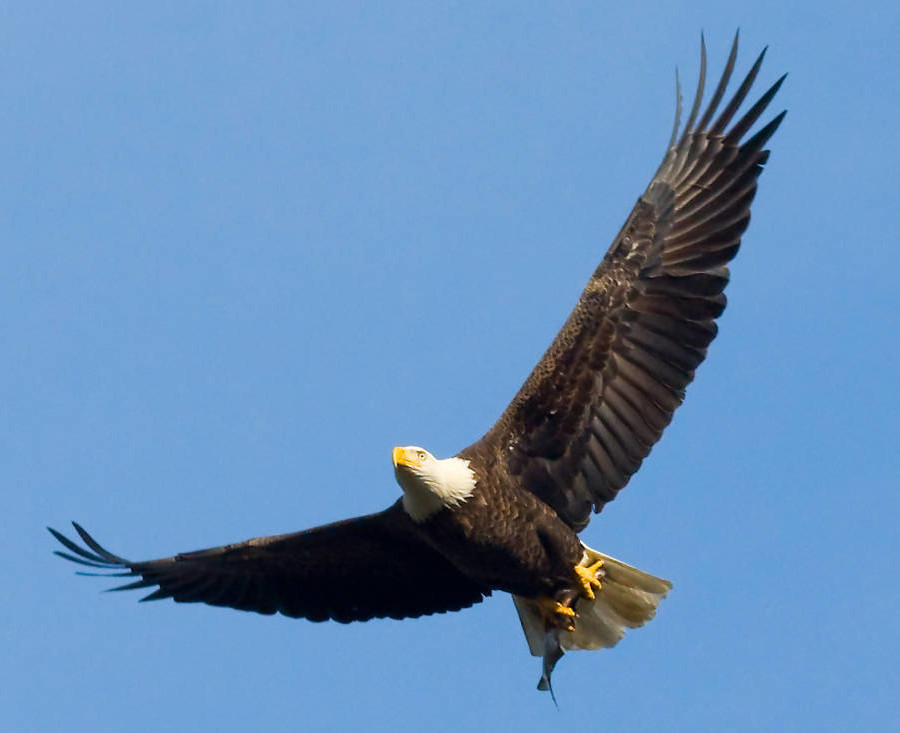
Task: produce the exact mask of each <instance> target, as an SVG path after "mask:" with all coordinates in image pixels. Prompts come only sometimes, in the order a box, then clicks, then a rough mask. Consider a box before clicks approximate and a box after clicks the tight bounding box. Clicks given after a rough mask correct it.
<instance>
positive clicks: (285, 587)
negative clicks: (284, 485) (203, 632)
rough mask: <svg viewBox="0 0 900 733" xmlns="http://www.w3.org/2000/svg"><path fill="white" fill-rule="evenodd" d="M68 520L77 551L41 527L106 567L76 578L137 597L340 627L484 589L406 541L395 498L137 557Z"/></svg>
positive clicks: (421, 611) (450, 603) (462, 602)
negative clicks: (303, 526)
mask: <svg viewBox="0 0 900 733" xmlns="http://www.w3.org/2000/svg"><path fill="white" fill-rule="evenodd" d="M73 524H74V526H75V529H76V531H77V532H78V534H79V535H80V537H81V539H82V541H83V542H84V545H85V547H82V546H80V545H78V544H76V543H75V542H73V541H72V540H70V539H68V538H67V537H65V536H64V535H62V534H61V533H59V532H57V531H56V530H54V529H50V528H49V527H48V529H49V530H50V532H51V533H52V534H53V536H54V537H56V539H57V540H59V541H60V543H62V544H63V545H64V546H65V547H66V548H67V549H68V550H69V551H70V552H60V551H57V552H56V554H57V555H60V556H61V557H64V558H66V559H67V560H71V561H73V562H76V563H79V564H81V565H86V566H89V567H93V568H97V569H98V570H100V571H111V572H109V573H103V572H97V573H86V574H91V575H102V576H112V577H129V576H133V577H138V580H136V581H134V582H131V583H127V584H126V585H123V586H119V587H117V588H112V589H111V590H132V589H137V588H152V587H154V586H158V587H157V589H156V590H155V591H153V592H152V593H150V595H148V596H146V597H145V598H143V599H142V600H157V599H161V598H172V599H174V600H175V601H177V602H181V603H192V602H202V603H207V604H209V605H212V606H228V607H231V608H236V609H239V610H243V611H255V612H257V613H263V614H273V613H282V614H284V615H285V616H291V617H294V618H299V617H304V618H307V619H310V620H311V621H325V620H326V619H334V620H335V621H340V622H344V623H348V622H351V621H366V620H368V619H371V618H384V617H390V618H397V619H399V618H408V617H416V616H422V615H426V614H432V613H442V612H445V611H458V610H460V609H462V608H467V607H469V606H472V605H474V604H476V603H478V602H480V601H481V600H483V598H484V597H485V596H487V595H490V590H489V589H487V588H483V587H481V586H479V585H478V584H477V583H475V582H474V581H472V580H470V579H469V578H466V577H465V576H464V575H462V573H460V572H459V571H458V570H456V569H455V568H454V567H453V566H452V565H451V564H450V563H449V562H448V561H447V560H445V559H444V558H443V557H442V556H441V555H439V554H438V553H436V552H435V551H434V550H432V549H431V548H430V547H428V546H427V545H426V544H424V543H423V542H422V541H421V540H419V539H418V537H416V535H415V534H414V532H413V531H412V527H411V520H410V519H409V517H408V516H407V515H406V513H405V512H404V511H403V510H402V508H401V507H400V505H399V502H398V503H397V504H394V505H393V506H392V507H390V508H389V509H387V510H385V511H383V512H379V513H377V514H370V515H367V516H363V517H357V518H355V519H347V520H344V521H341V522H335V523H334V524H328V525H324V526H321V527H315V528H313V529H309V530H306V531H303V532H295V533H292V534H285V535H277V536H273V537H260V538H257V539H252V540H247V541H246V542H240V543H237V544H232V545H223V546H222V547H213V548H210V549H208V550H198V551H196V552H186V553H181V554H178V555H175V556H173V557H167V558H163V559H160V560H149V561H144V562H132V561H130V560H126V559H124V558H121V557H118V556H116V555H113V554H112V553H110V552H108V551H107V550H105V549H104V548H103V547H101V546H100V545H99V544H98V543H97V542H96V541H95V540H94V539H93V538H92V537H91V536H90V535H89V534H88V533H87V532H86V531H85V530H84V529H82V528H81V527H80V526H79V525H78V524H75V523H74V522H73ZM113 571H120V572H113Z"/></svg>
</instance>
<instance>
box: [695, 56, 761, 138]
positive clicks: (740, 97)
mask: <svg viewBox="0 0 900 733" xmlns="http://www.w3.org/2000/svg"><path fill="white" fill-rule="evenodd" d="M768 50H769V47H768V46H766V47H765V48H764V49H763V50H762V53H760V54H759V56H757V57H756V61H755V62H754V63H753V66H751V67H750V71H749V72H747V76H745V77H744V81H742V82H741V85H740V86H739V87H738V90H737V91H736V92H735V93H734V96H733V97H732V98H731V101H730V102H729V103H728V105H727V106H726V107H725V109H724V110H722V114H721V115H719V119H717V120H716V121H715V123H713V126H712V127H711V128H710V130H709V132H710V134H711V135H721V134H722V131H723V130H724V129H725V127H726V126H727V125H728V123H729V122H731V118H732V117H734V113H735V112H737V111H738V108H739V107H740V106H741V104H743V102H744V99H745V98H746V97H747V92H749V91H750V87H751V86H752V85H753V82H754V81H755V80H756V75H757V74H758V73H759V68H760V67H761V66H762V62H763V59H764V58H765V57H766V51H768Z"/></svg>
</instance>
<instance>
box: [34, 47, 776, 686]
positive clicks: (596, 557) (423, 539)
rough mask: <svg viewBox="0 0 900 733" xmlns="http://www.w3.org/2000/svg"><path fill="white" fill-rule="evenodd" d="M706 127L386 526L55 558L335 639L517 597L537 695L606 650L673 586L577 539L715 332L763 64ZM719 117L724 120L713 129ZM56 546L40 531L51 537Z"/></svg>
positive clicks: (751, 158)
mask: <svg viewBox="0 0 900 733" xmlns="http://www.w3.org/2000/svg"><path fill="white" fill-rule="evenodd" d="M737 42H738V38H737V36H735V39H734V43H733V44H732V47H731V53H730V56H729V58H728V61H727V63H726V65H725V70H724V72H723V74H722V77H721V79H720V81H719V83H718V85H717V86H716V88H715V90H714V92H713V94H712V97H711V99H710V100H709V102H708V104H707V105H706V107H705V109H704V111H703V112H702V113H701V106H702V99H703V96H704V95H703V90H704V81H705V76H706V49H705V44H704V43H703V41H702V38H701V54H700V74H699V83H698V87H697V92H696V96H695V99H694V102H693V105H692V107H691V110H690V113H689V115H688V118H687V122H686V123H685V125H684V128H683V130H681V134H680V135H679V134H678V133H679V130H680V129H681V125H680V116H681V91H680V86H679V85H678V82H677V77H676V88H677V101H678V104H677V105H676V114H675V125H674V128H673V131H672V138H671V140H670V142H669V145H668V148H667V151H666V154H665V157H664V158H663V161H662V164H661V165H660V167H659V169H658V170H657V172H656V174H655V175H654V177H653V180H652V181H651V182H650V185H649V186H648V187H647V189H646V191H645V192H644V193H643V195H641V196H640V198H639V199H638V200H637V203H636V204H635V206H634V209H633V210H632V212H631V214H630V215H629V216H628V219H627V220H626V222H625V225H624V226H623V227H622V229H621V231H620V232H619V234H618V236H616V238H615V240H614V241H613V243H612V246H611V247H610V248H609V251H608V252H607V253H606V256H605V257H604V258H603V261H602V262H601V263H600V265H599V266H598V267H597V269H596V270H595V271H594V273H593V274H592V275H591V277H590V279H589V280H588V283H587V287H586V288H585V289H584V292H583V293H582V294H581V297H580V299H579V301H578V303H577V304H576V306H575V309H574V310H573V311H572V313H571V315H570V316H569V318H568V320H567V321H566V323H565V325H564V326H563V327H562V330H561V331H560V332H559V334H558V335H557V336H556V339H555V340H554V341H553V343H552V344H551V345H550V347H549V349H548V350H547V352H546V353H545V354H544V356H543V358H542V359H541V360H540V362H539V363H538V364H537V366H536V367H535V368H534V370H533V371H532V372H531V374H530V376H529V377H528V379H527V380H526V381H525V384H524V385H523V386H522V388H521V389H520V390H519V392H518V394H516V396H515V397H514V398H513V400H512V402H511V403H510V405H509V406H508V407H507V408H506V411H505V412H504V413H503V414H502V415H501V416H500V419H499V420H498V421H497V422H496V424H495V425H494V426H493V427H492V428H491V429H490V430H489V431H488V432H487V434H485V435H484V436H483V437H482V438H481V439H480V440H478V441H477V442H475V443H473V444H472V445H470V446H468V447H467V448H464V449H463V450H461V451H460V452H459V453H458V454H457V455H455V456H453V457H450V458H444V459H438V458H435V457H434V456H433V455H432V454H431V453H429V452H428V451H426V450H424V449H422V448H419V447H416V446H407V447H397V448H394V450H393V456H392V460H393V465H394V471H395V475H396V478H397V481H398V483H399V484H400V487H401V488H402V490H403V493H402V496H401V498H400V499H398V501H397V502H396V503H395V504H393V505H392V506H391V507H389V508H388V509H386V510H384V511H382V512H379V513H376V514H370V515H368V516H363V517H357V518H355V519H347V520H344V521H341V522H337V523H334V524H329V525H325V526H321V527H315V528H313V529H308V530H305V531H302V532H296V533H292V534H286V535H280V536H273V537H262V538H257V539H251V540H247V541H246V542H239V543H236V544H231V545H224V546H222V547H214V548H211V549H207V550H199V551H195V552H185V553H181V554H178V555H174V556H172V557H167V558H163V559H160V560H146V561H140V562H134V561H131V560H126V559H125V558H123V557H119V556H118V555H114V554H112V553H111V552H109V551H107V550H105V549H104V548H103V547H102V546H100V545H99V544H98V543H97V542H96V541H95V540H94V539H93V538H92V537H91V535H89V534H88V533H87V532H86V531H85V530H84V529H83V528H82V527H80V526H79V525H78V524H74V527H75V530H76V532H77V533H78V536H79V537H80V538H81V541H82V542H83V545H81V544H78V543H77V542H75V541H73V540H71V539H69V538H67V537H65V536H64V535H62V534H61V533H59V532H57V531H56V530H53V529H50V532H51V533H52V534H53V536H54V537H55V538H56V539H57V540H59V542H60V543H62V545H63V546H64V547H65V548H66V550H67V551H65V552H63V551H57V553H56V554H58V555H60V556H61V557H64V558H66V559H67V560H71V561H73V562H76V563H79V564H80V565H86V566H89V567H91V568H95V569H97V570H99V571H101V572H100V573H96V572H94V573H88V574H101V575H102V574H105V573H104V572H102V571H107V572H109V573H110V574H112V575H116V576H133V577H134V578H135V580H133V582H129V583H127V584H126V585H123V586H120V587H118V588H116V589H117V590H128V589H138V588H151V589H153V590H152V592H151V593H150V594H149V595H147V596H146V597H145V598H144V599H143V600H153V599H161V598H172V599H173V600H175V601H177V602H181V603H191V602H202V603H207V604H210V605H214V606H229V607H231V608H236V609H240V610H244V611H255V612H257V613H262V614H274V613H282V614H284V615H286V616H291V617H295V618H301V617H302V618H307V619H310V620H312V621H324V620H326V619H332V620H335V621H339V622H342V623H348V622H351V621H366V620H368V619H372V618H384V617H390V618H395V619H402V618H410V617H418V616H422V615H425V614H433V613H443V612H446V611H457V610H460V609H463V608H467V607H469V606H472V605H473V604H475V603H478V602H480V601H481V600H482V599H484V598H485V597H486V596H488V595H490V594H491V592H492V591H505V592H507V593H510V594H512V596H513V599H514V602H515V605H516V609H517V611H518V614H519V618H520V621H521V623H522V626H523V629H524V631H525V635H526V638H527V642H528V645H529V649H530V651H531V652H532V654H534V655H535V656H540V657H543V669H542V675H541V678H540V682H539V684H538V687H539V689H550V673H551V672H552V670H553V667H554V665H555V664H556V662H557V661H558V660H559V659H560V657H561V656H562V654H563V653H564V652H565V651H567V650H570V649H598V648H602V647H611V646H613V645H614V644H616V643H617V642H618V641H619V639H621V638H622V636H623V634H624V633H625V629H626V628H636V627H639V626H641V625H643V624H644V623H645V622H647V621H648V620H649V619H651V618H652V617H653V616H654V614H655V612H656V608H657V605H658V604H659V603H660V601H661V600H662V598H663V597H664V596H665V595H666V593H667V592H668V591H669V589H670V588H671V587H672V586H671V583H669V582H668V581H666V580H662V579H660V578H657V577H654V576H652V575H649V574H648V573H645V572H642V571H640V570H637V569H636V568H634V567H631V566H629V565H626V564H625V563H622V562H620V561H618V560H615V559H614V558H611V557H609V556H607V555H604V554H602V553H600V552H597V551H596V550H593V549H591V548H589V547H587V546H586V545H584V544H583V543H582V542H581V541H580V540H579V538H578V533H579V532H580V531H581V530H583V529H584V528H585V526H586V525H587V524H588V521H589V519H590V515H591V511H592V510H593V511H594V512H599V511H600V510H601V509H602V508H603V507H604V505H605V504H606V503H608V502H610V501H612V500H613V499H614V498H615V497H616V495H617V494H618V492H619V491H620V490H621V489H622V488H623V487H624V486H625V484H626V483H628V480H629V478H630V477H631V475H632V474H633V473H634V472H635V471H636V470H637V469H638V468H639V467H640V465H641V461H643V459H644V458H645V457H646V456H647V454H648V453H649V452H650V449H651V448H652V446H653V445H654V444H655V443H656V441H657V440H658V439H659V438H660V436H661V435H662V432H663V430H664V429H665V427H666V425H668V424H669V421H670V420H671V419H672V414H673V413H674V411H675V409H676V408H677V407H678V405H679V404H681V401H682V399H683V398H684V390H685V387H686V386H687V385H688V383H689V382H690V381H691V380H692V379H693V377H694V371H695V369H696V368H697V366H698V365H699V364H700V362H702V361H703V359H704V357H705V356H706V349H707V347H708V346H709V344H710V342H711V341H712V340H713V338H714V336H715V334H716V318H718V316H719V315H720V314H721V313H722V311H723V309H724V308H725V296H724V295H723V291H724V289H725V286H726V284H727V283H728V278H729V271H728V263H729V261H730V260H731V259H732V258H733V257H734V256H735V254H736V253H737V251H738V247H739V245H740V238H741V235H742V234H743V232H744V230H745V229H746V228H747V224H748V222H749V221H750V204H751V202H752V201H753V197H754V195H755V193H756V185H757V178H758V177H759V174H760V173H761V171H762V169H763V165H764V163H765V162H766V160H767V158H768V155H769V153H768V151H767V150H765V149H764V146H765V145H766V143H767V142H768V140H769V138H770V137H771V136H772V135H773V133H774V132H775V131H776V129H777V128H778V126H779V124H780V123H781V121H782V119H783V118H784V115H785V112H781V113H780V114H778V115H777V116H775V117H774V118H773V119H772V120H771V121H770V122H769V123H768V124H766V125H764V126H763V127H762V128H761V129H759V131H758V132H756V133H755V134H754V135H752V136H751V137H749V138H748V139H745V136H746V134H747V132H748V131H749V130H750V129H751V127H753V125H754V123H756V121H757V120H758V119H759V117H760V116H761V115H762V114H763V112H764V110H765V109H766V108H767V106H768V105H769V103H770V102H771V100H772V98H773V97H774V96H775V93H776V92H777V91H778V89H779V87H780V86H781V83H782V82H783V80H784V76H782V77H781V78H780V79H778V81H776V82H775V84H774V85H773V86H772V87H771V88H769V89H768V91H766V92H765V93H764V94H763V95H762V96H761V97H760V98H759V100H758V101H757V102H756V103H755V104H753V105H752V106H751V107H750V109H749V110H748V111H747V112H746V113H745V114H744V115H743V116H742V117H741V118H740V119H738V120H737V121H736V122H733V119H734V117H735V115H736V113H737V111H738V109H739V107H740V106H741V104H742V103H743V102H744V99H745V97H746V96H747V94H748V92H749V90H750V87H751V85H752V84H753V82H754V80H755V79H756V76H757V73H758V72H759V69H760V66H761V64H762V60H763V57H764V56H765V50H764V51H763V52H762V53H761V54H760V55H759V57H758V58H757V60H756V62H755V63H754V64H753V66H752V68H751V69H750V71H749V73H748V74H747V76H746V77H745V78H744V80H743V82H741V84H740V86H739V87H738V89H737V91H736V92H735V93H734V95H733V96H732V97H731V99H730V101H729V102H727V104H726V105H725V107H724V109H723V110H722V111H721V112H719V113H718V115H717V111H718V109H719V106H720V103H721V102H722V99H723V96H724V93H725V89H726V86H727V84H728V81H729V79H730V78H731V74H732V70H733V69H734V64H735V58H736V56H737ZM716 115H717V116H716ZM48 529H49V528H48Z"/></svg>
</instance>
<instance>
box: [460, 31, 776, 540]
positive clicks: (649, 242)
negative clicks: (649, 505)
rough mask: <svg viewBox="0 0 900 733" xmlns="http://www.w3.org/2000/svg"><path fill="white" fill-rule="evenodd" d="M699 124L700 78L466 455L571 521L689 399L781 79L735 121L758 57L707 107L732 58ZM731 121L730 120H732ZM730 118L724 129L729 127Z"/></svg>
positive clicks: (603, 495) (577, 524) (771, 127)
mask: <svg viewBox="0 0 900 733" xmlns="http://www.w3.org/2000/svg"><path fill="white" fill-rule="evenodd" d="M737 44H738V38H737V36H735V39H734V44H733V45H732V49H731V55H730V57H729V59H728V63H727V65H726V67H725V71H724V73H723V74H722V78H721V80H720V82H719V84H718V86H717V87H716V89H715V91H714V92H713V95H712V98H711V100H710V102H709V104H708V105H707V107H706V110H705V112H704V113H703V115H702V117H700V119H699V121H698V120H697V117H698V115H699V112H700V106H701V101H702V98H703V87H704V80H705V76H706V48H705V44H703V43H702V40H701V66H700V81H699V84H698V88H697V94H696V98H695V100H694V104H693V107H692V109H691V111H690V115H689V117H688V120H687V123H686V124H685V127H684V131H683V132H682V134H681V137H680V138H678V129H679V117H680V111H681V92H680V86H679V91H678V112H677V113H676V118H675V128H674V130H673V132H672V140H671V142H670V145H669V149H668V152H667V154H666V156H665V158H664V159H663V162H662V165H661V166H660V168H659V170H658V171H657V173H656V175H655V176H654V178H653V180H652V181H651V183H650V185H649V187H648V188H647V190H646V192H645V193H644V194H643V196H641V197H640V199H638V202H637V204H636V205H635V207H634V210H633V211H632V212H631V214H630V216H629V217H628V220H627V221H626V222H625V226H623V227H622V230H621V231H620V232H619V234H618V236H617V237H616V239H615V241H614V242H613V244H612V246H611V247H610V249H609V251H608V252H607V254H606V256H605V257H604V259H603V261H602V262H601V264H600V266H599V267H598V268H597V270H596V271H595V272H594V274H593V275H592V276H591V279H590V281H589V282H588V284H587V287H586V288H585V290H584V293H583V294H582V296H581V299H580V300H579V301H578V304H577V305H576V306H575V309H574V311H572V314H571V315H570V316H569V319H568V320H567V321H566V323H565V325H564V326H563V328H562V330H561V331H560V333H559V334H558V335H557V337H556V339H555V340H554V342H553V343H552V345H551V346H550V348H549V349H548V350H547V352H546V354H544V356H543V358H542V359H541V361H540V362H539V363H538V365H537V366H536V367H535V368H534V371H532V373H531V375H530V376H529V377H528V380H527V381H526V382H525V384H524V386H523V387H522V389H521V390H520V391H519V393H518V394H517V395H516V397H515V398H514V399H513V401H512V403H511V404H510V405H509V407H508V408H507V409H506V411H505V412H504V414H503V415H502V416H501V418H500V419H499V420H498V421H497V423H496V424H495V425H494V427H493V428H492V429H491V430H490V431H489V432H488V433H487V435H485V436H484V438H482V439H481V441H479V442H478V443H476V444H474V445H473V446H470V447H469V448H467V449H466V450H465V451H463V455H471V456H476V455H480V456H481V458H482V460H487V461H488V462H489V464H490V465H494V466H499V467H501V469H502V470H506V471H508V473H509V474H511V476H512V478H513V480H515V481H516V482H517V483H518V484H519V485H521V486H523V487H524V488H526V489H528V490H529V491H531V492H532V493H534V494H535V495H537V496H538V497H539V498H541V499H542V500H543V501H545V502H546V503H547V504H549V505H550V506H552V507H553V508H554V509H555V510H556V511H557V513H558V514H559V515H560V516H561V517H562V518H563V519H564V520H565V521H566V522H568V524H569V525H571V526H572V527H573V528H575V529H576V530H580V529H582V528H583V527H584V526H586V525H587V523H588V521H589V519H590V510H591V508H592V507H593V508H594V510H595V511H598V512H599V511H600V509H601V508H602V507H603V505H604V504H605V503H607V502H609V501H612V500H613V499H614V498H615V496H616V494H617V493H618V491H619V490H620V489H621V488H622V487H623V486H625V484H626V483H628V480H629V478H630V477H631V475H632V474H633V473H634V472H635V471H637V469H638V468H639V467H640V465H641V461H642V460H643V459H644V458H645V457H646V456H647V454H648V453H649V452H650V449H651V448H652V446H653V445H654V444H655V443H656V441H657V440H659V438H660V436H661V435H662V432H663V429H664V428H665V427H666V425H668V424H669V421H670V420H671V419H672V414H673V413H674V411H675V409H676V408H677V407H678V405H680V404H681V401H682V400H683V399H684V389H685V387H686V386H687V385H688V383H690V381H691V380H692V379H693V378H694V370H695V369H696V368H697V366H698V365H699V364H700V362H702V361H703V359H704V358H705V356H706V348H707V346H708V345H709V343H710V342H711V341H712V339H713V338H714V337H715V335H716V324H715V319H716V318H717V317H718V316H719V315H720V314H721V313H722V311H723V309H724V308H725V296H724V294H723V290H724V289H725V285H726V284H727V283H728V277H729V273H728V268H727V266H726V265H727V263H728V262H729V261H730V260H731V259H732V258H733V257H734V256H735V254H736V253H737V251H738V247H739V245H740V238H741V235H742V234H743V232H744V230H745V229H746V228H747V224H748V223H749V221H750V203H751V201H752V200H753V197H754V195H755V193H756V180H757V177H758V176H759V174H760V172H761V171H762V168H763V164H764V163H765V162H766V159H767V158H768V154H769V153H768V151H767V150H763V146H764V145H765V144H766V142H767V141H768V140H769V138H770V137H771V136H772V134H773V133H774V132H775V130H776V129H777V128H778V126H779V124H780V123H781V121H782V119H783V118H784V115H785V112H782V113H781V114H779V115H778V116H776V117H775V118H774V119H773V120H772V121H771V122H769V123H768V124H767V125H765V126H764V127H763V128H762V129H761V130H760V131H759V132H757V133H756V134H755V135H753V136H752V137H751V138H749V139H748V140H746V141H743V142H742V139H743V137H744V135H745V134H746V133H747V131H748V130H749V129H750V128H751V127H752V126H753V124H754V123H755V122H756V121H757V119H759V117H760V115H762V113H763V111H764V110H765V109H766V107H767V106H768V104H769V102H770V101H771V100H772V97H774V96H775V93H776V92H777V91H778V88H779V87H780V86H781V83H782V81H783V80H784V77H781V78H780V79H779V80H778V81H777V82H776V83H775V84H774V85H773V86H772V87H771V88H770V89H769V90H768V91H766V92H765V94H763V95H762V97H761V98H760V99H759V101H758V102H756V104H754V105H753V106H752V107H751V108H750V109H749V110H748V111H747V112H746V114H745V115H744V116H743V117H742V118H741V119H740V120H739V121H737V122H735V123H734V124H731V121H732V118H733V117H734V115H735V113H736V112H737V110H738V108H739V107H740V106H741V103H742V102H743V101H744V98H745V97H746V96H747V92H748V91H749V90H750V87H751V85H752V84H753V81H754V80H755V78H756V75H757V73H758V71H759V68H760V65H761V64H762V60H763V57H764V56H765V51H763V53H762V54H760V56H759V58H758V59H757V60H756V63H754V65H753V67H752V68H751V69H750V72H749V73H748V74H747V77H746V78H745V79H744V81H743V82H742V83H741V85H740V87H739V88H738V90H737V91H736V92H735V94H734V96H733V97H732V99H731V101H729V102H728V104H727V105H726V106H725V109H724V110H723V111H722V112H721V114H719V116H718V117H717V118H716V119H715V121H714V122H712V120H713V116H714V115H715V114H716V110H717V108H718V106H719V103H720V102H721V101H722V97H723V95H724V92H725V87H726V86H727V84H728V81H729V79H730V77H731V73H732V70H733V68H734V61H735V58H736V56H737ZM729 125H731V126H730V128H729ZM726 128H729V129H727V130H726Z"/></svg>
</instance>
